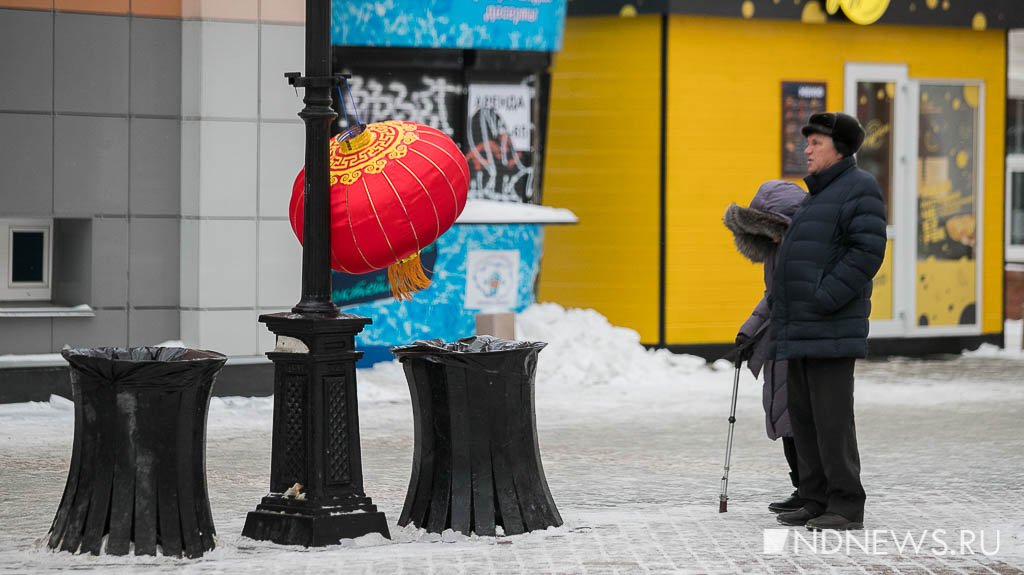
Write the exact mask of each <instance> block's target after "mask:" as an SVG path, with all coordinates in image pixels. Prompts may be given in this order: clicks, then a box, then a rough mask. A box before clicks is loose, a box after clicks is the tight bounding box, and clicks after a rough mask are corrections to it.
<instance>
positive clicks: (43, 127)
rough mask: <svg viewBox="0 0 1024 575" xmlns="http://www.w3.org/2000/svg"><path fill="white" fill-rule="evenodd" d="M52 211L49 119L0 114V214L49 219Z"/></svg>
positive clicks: (50, 131)
mask: <svg viewBox="0 0 1024 575" xmlns="http://www.w3.org/2000/svg"><path fill="white" fill-rule="evenodd" d="M0 59H3V57H2V56H0ZM52 211H53V118H51V117H50V116H39V115H35V114H0V212H3V213H4V214H5V215H28V216H49V215H50V214H51V212H52Z"/></svg>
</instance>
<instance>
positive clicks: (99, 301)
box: [89, 218, 128, 307]
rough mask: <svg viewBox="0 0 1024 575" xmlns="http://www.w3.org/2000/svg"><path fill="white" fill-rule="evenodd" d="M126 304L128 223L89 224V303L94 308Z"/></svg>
mask: <svg viewBox="0 0 1024 575" xmlns="http://www.w3.org/2000/svg"><path fill="white" fill-rule="evenodd" d="M127 302H128V220H127V219H122V218H95V219H93V221H92V301H91V302H89V303H91V304H92V305H93V306H94V307H124V306H126V305H127Z"/></svg>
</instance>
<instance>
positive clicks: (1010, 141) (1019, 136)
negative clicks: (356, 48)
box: [1006, 98, 1024, 154]
mask: <svg viewBox="0 0 1024 575" xmlns="http://www.w3.org/2000/svg"><path fill="white" fill-rule="evenodd" d="M1006 153H1007V154H1024V100H1018V99H1014V98H1010V99H1009V100H1007V101H1006Z"/></svg>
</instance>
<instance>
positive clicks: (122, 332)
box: [51, 309, 128, 351]
mask: <svg viewBox="0 0 1024 575" xmlns="http://www.w3.org/2000/svg"><path fill="white" fill-rule="evenodd" d="M127 344H128V312H127V311H125V310H123V309H99V310H96V317H91V318H86V317H58V318H53V344H52V346H51V347H52V349H53V350H54V351H58V350H60V349H61V348H62V347H64V346H65V345H69V346H71V347H114V346H120V347H124V346H126V345H127Z"/></svg>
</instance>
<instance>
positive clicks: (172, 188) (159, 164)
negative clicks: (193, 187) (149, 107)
mask: <svg viewBox="0 0 1024 575" xmlns="http://www.w3.org/2000/svg"><path fill="white" fill-rule="evenodd" d="M130 185H131V191H130V192H129V193H130V196H131V197H130V200H131V201H130V202H129V208H130V209H131V213H132V214H135V215H179V214H180V212H181V122H180V121H179V120H162V119H148V118H132V126H131V182H130Z"/></svg>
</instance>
